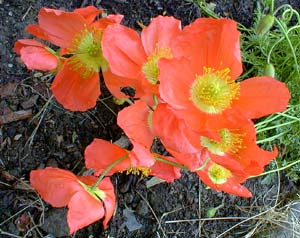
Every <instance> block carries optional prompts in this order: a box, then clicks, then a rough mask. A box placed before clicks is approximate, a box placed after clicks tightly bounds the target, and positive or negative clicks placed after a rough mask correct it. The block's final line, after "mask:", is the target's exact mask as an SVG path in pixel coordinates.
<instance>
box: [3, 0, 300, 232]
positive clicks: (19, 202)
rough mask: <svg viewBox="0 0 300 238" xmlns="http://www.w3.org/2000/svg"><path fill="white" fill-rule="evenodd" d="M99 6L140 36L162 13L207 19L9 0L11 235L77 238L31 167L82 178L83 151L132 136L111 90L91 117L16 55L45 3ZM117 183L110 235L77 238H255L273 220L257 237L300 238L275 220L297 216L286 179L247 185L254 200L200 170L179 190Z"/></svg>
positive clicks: (148, 6) (170, 2) (149, 4)
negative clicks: (35, 185) (208, 181)
mask: <svg viewBox="0 0 300 238" xmlns="http://www.w3.org/2000/svg"><path fill="white" fill-rule="evenodd" d="M212 2H213V3H215V4H216V7H215V11H216V12H217V13H218V14H220V15H221V16H227V17H230V18H233V19H235V20H237V21H239V22H241V23H242V24H244V25H246V26H251V24H252V23H253V12H254V9H255V8H256V6H257V2H256V1H248V0H240V1H237V0H230V1H223V0H217V1H212ZM282 3H290V4H292V5H293V6H294V7H295V8H299V6H300V1H278V2H277V4H282ZM90 4H93V5H95V6H97V7H102V8H104V9H106V10H107V11H108V13H120V14H123V15H124V16H125V17H124V21H123V22H122V23H123V24H125V25H127V26H130V27H133V28H135V29H137V30H140V28H139V25H138V24H137V22H138V21H139V22H141V23H143V24H144V25H147V24H148V23H149V21H150V18H151V17H155V16H157V15H159V14H160V15H171V16H175V17H176V18H178V19H181V20H182V22H183V24H184V25H186V24H188V23H190V22H192V21H193V20H194V19H196V18H198V17H200V16H201V14H200V10H199V9H198V8H197V6H195V5H194V4H193V3H191V2H190V1H183V0H147V1H145V0H102V1H99V0H98V1H96V0H95V1H93V0H71V1H63V0H52V1H51V0H24V1H22V0H0V18H1V21H0V237H1V238H2V237H3V238H4V237H16V238H19V237H34V238H35V237H47V238H50V237H51V238H54V237H69V236H68V235H67V234H68V229H67V225H66V218H65V216H66V209H54V208H52V207H51V206H50V205H48V204H46V203H45V202H43V201H42V200H41V199H40V198H39V197H38V195H37V194H36V193H35V192H34V191H33V190H32V188H31V187H30V186H29V184H28V179H29V172H30V170H32V169H37V168H44V167H46V166H52V167H59V168H63V169H69V170H71V171H73V172H74V173H77V174H78V173H82V171H83V169H82V168H83V165H84V161H83V151H84V149H85V147H86V146H87V145H88V144H89V143H91V141H92V140H93V138H103V139H106V140H109V141H116V140H118V139H120V137H121V136H122V131H121V130H120V128H118V127H117V125H116V114H117V112H118V111H119V110H120V108H119V107H118V106H116V105H115V104H114V103H113V102H112V98H111V97H110V94H109V92H108V91H107V90H106V89H105V88H102V96H101V99H100V100H99V101H98V103H97V106H96V107H95V108H94V109H92V110H90V111H88V112H85V113H73V112H69V111H66V110H64V109H63V108H62V107H61V106H60V105H59V104H58V103H57V102H56V101H55V99H53V98H52V97H51V92H50V91H49V85H50V84H51V81H52V79H53V77H52V76H51V75H48V74H43V73H40V72H36V71H28V70H26V68H25V67H24V65H23V64H22V62H21V61H20V58H19V57H18V56H17V55H16V54H15V53H14V52H13V51H12V48H13V44H14V42H15V41H16V40H17V39H20V38H27V37H30V36H29V34H28V33H26V32H25V31H24V28H25V27H26V25H28V24H29V23H34V22H36V20H37V13H38V11H39V9H40V8H41V7H50V8H58V9H63V10H73V9H75V8H78V7H82V6H86V5H90ZM113 182H114V184H115V187H116V192H117V198H118V208H117V211H116V214H115V216H114V217H113V219H112V220H111V222H110V226H109V228H108V230H106V231H105V232H104V231H103V230H102V226H101V222H98V223H95V224H93V225H90V226H89V227H87V228H85V229H83V230H80V231H78V232H77V233H76V234H75V235H73V236H71V237H104V236H105V235H106V236H107V237H108V235H109V237H115V238H135V237H136V238H141V237H144V238H146V237H149V238H154V237H155V238H160V237H164V238H191V237H227V238H231V237H233V238H234V237H246V234H250V233H249V232H251V230H253V229H254V228H255V227H256V228H259V227H260V226H262V224H270V226H269V228H270V230H264V231H262V232H261V233H259V234H258V235H256V237H279V238H280V237H292V235H293V234H292V233H291V232H290V229H289V227H288V226H287V225H286V223H283V225H281V229H279V230H277V228H276V227H277V226H275V225H274V224H273V223H274V222H273V223H272V222H270V219H271V218H272V216H275V217H276V219H277V218H278V217H277V216H279V217H280V218H281V219H289V213H288V212H287V211H284V212H280V210H278V212H277V204H278V200H279V199H280V201H284V203H285V202H286V203H288V201H290V199H291V198H293V197H294V195H295V191H297V190H296V186H295V184H293V183H291V182H290V181H288V180H287V179H286V177H285V176H279V175H278V174H274V175H271V176H267V177H263V178H259V179H250V180H249V181H248V182H247V183H246V186H247V187H248V188H249V189H250V190H251V191H252V192H253V194H254V197H253V198H252V199H242V198H238V197H235V196H232V195H227V194H224V193H220V192H216V191H212V190H209V189H206V187H205V186H204V185H203V184H202V183H201V182H199V180H198V177H197V176H195V175H194V174H191V173H184V174H183V176H182V178H181V179H179V180H177V181H175V182H174V183H172V184H166V183H160V184H158V185H155V186H150V185H149V184H150V182H153V180H151V178H139V177H136V176H133V175H128V176H125V175H122V174H121V175H114V176H113ZM154 182H155V181H154ZM221 204H223V206H221V207H220V208H219V209H218V210H217V212H216V214H215V216H213V217H211V216H209V214H208V213H209V212H211V209H210V208H214V207H217V206H219V205H221ZM281 205H282V204H281ZM278 209H279V208H278ZM278 213H279V214H278ZM276 215H277V216H276ZM283 215H284V216H283ZM253 217H254V218H253ZM257 217H258V218H260V219H262V220H263V221H264V222H263V223H261V220H259V219H256V218H257ZM270 217H271V218H270ZM263 218H265V219H263ZM280 224H281V223H280ZM279 227H280V226H279ZM282 227H283V228H282ZM271 228H272V229H271ZM273 228H274V229H273ZM274 231H276V236H274V234H275V233H274ZM248 237H254V236H248ZM295 237H297V236H295ZM299 237H300V236H299Z"/></svg>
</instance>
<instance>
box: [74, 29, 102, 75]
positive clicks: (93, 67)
mask: <svg viewBox="0 0 300 238" xmlns="http://www.w3.org/2000/svg"><path fill="white" fill-rule="evenodd" d="M101 39H102V31H99V30H92V31H89V30H87V29H84V30H83V31H82V32H81V33H80V34H78V35H77V36H76V37H75V38H74V39H73V41H72V46H71V47H70V53H71V54H72V55H73V56H72V60H71V64H73V69H74V70H79V69H83V71H84V73H83V77H88V76H89V75H90V74H91V73H94V72H99V71H100V68H102V70H106V69H107V68H108V63H107V61H106V59H105V58H104V57H103V54H102V48H101Z"/></svg>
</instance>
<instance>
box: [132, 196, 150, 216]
mask: <svg viewBox="0 0 300 238" xmlns="http://www.w3.org/2000/svg"><path fill="white" fill-rule="evenodd" d="M135 212H136V213H137V214H138V215H140V216H143V217H144V216H146V215H147V214H148V212H149V208H148V205H147V203H146V202H145V201H143V200H141V201H140V202H139V204H138V205H137V207H136V209H135Z"/></svg>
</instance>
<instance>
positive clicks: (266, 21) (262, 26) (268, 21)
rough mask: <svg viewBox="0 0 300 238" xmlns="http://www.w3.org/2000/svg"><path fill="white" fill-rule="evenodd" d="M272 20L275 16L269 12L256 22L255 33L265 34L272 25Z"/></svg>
mask: <svg viewBox="0 0 300 238" xmlns="http://www.w3.org/2000/svg"><path fill="white" fill-rule="evenodd" d="M274 20H275V17H274V16H273V15H270V14H268V15H266V16H264V17H263V18H261V19H260V21H259V23H258V26H257V28H256V34H257V35H259V36H260V35H264V34H266V33H267V32H268V31H269V30H270V29H271V27H272V26H273V24H274Z"/></svg>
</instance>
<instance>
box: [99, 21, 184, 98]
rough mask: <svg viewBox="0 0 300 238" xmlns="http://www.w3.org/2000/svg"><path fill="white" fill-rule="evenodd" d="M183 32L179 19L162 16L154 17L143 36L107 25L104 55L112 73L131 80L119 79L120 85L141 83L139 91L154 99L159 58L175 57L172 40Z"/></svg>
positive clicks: (142, 33)
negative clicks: (125, 82) (123, 80)
mask: <svg viewBox="0 0 300 238" xmlns="http://www.w3.org/2000/svg"><path fill="white" fill-rule="evenodd" d="M180 32H181V23H180V21H179V20H176V19H175V18H173V17H163V16H158V17H156V18H153V19H152V21H151V23H150V24H149V26H147V27H145V28H143V30H142V32H141V36H139V35H138V33H137V32H136V31H134V30H132V29H131V28H128V27H126V26H122V25H120V24H114V25H110V26H108V27H107V28H106V30H105V31H104V33H103V38H102V50H103V54H104V56H105V58H106V59H107V61H108V62H109V65H110V68H111V72H112V73H113V74H115V75H118V76H121V77H124V78H127V79H128V83H127V84H125V85H124V82H120V85H119V88H121V87H125V86H136V85H138V88H135V89H136V92H137V94H138V95H143V96H142V98H143V99H144V100H146V101H148V102H152V95H153V94H155V95H156V94H157V93H158V74H159V69H158V66H157V62H158V60H159V59H160V58H172V57H173V51H172V49H171V42H172V41H173V40H174V38H175V37H176V36H177V35H178V34H179V33H180ZM106 84H109V80H108V81H106Z"/></svg>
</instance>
